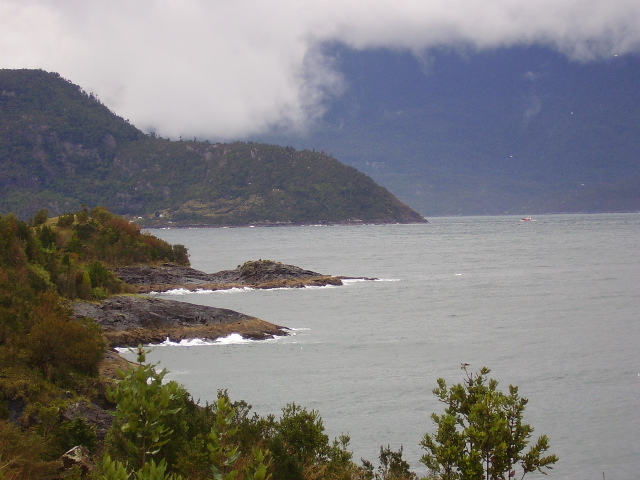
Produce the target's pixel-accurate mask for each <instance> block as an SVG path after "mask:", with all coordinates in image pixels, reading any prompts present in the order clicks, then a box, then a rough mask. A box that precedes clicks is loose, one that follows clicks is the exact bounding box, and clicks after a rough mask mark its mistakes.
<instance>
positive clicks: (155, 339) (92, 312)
mask: <svg viewBox="0 0 640 480" xmlns="http://www.w3.org/2000/svg"><path fill="white" fill-rule="evenodd" d="M73 308H74V314H75V316H76V317H77V318H92V319H94V320H95V321H96V322H97V323H98V324H100V325H101V326H102V329H103V332H104V335H105V337H106V339H107V342H108V343H109V345H110V346H111V347H133V346H137V345H139V344H149V343H161V342H164V341H165V340H166V339H167V338H168V339H170V340H171V341H175V342H179V341H181V340H184V339H193V338H202V339H209V340H215V339H217V338H220V337H225V336H228V335H230V334H232V333H238V334H240V335H242V336H243V337H245V338H252V339H267V338H273V337H274V336H281V335H287V329H286V328H284V327H281V326H278V325H274V324H272V323H269V322H266V321H264V320H261V319H259V318H255V317H251V316H249V315H244V314H242V313H238V312H235V311H233V310H228V309H224V308H215V307H207V306H203V305H194V304H191V303H186V302H177V301H173V300H164V299H159V298H152V297H143V296H135V295H116V296H113V297H110V298H108V299H107V300H104V301H102V302H100V303H93V302H76V303H75V304H74V306H73Z"/></svg>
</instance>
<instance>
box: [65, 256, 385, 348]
mask: <svg viewBox="0 0 640 480" xmlns="http://www.w3.org/2000/svg"><path fill="white" fill-rule="evenodd" d="M116 273H117V274H118V276H119V277H120V278H121V279H122V280H123V281H124V282H126V283H128V284H129V285H132V286H133V287H134V288H135V291H136V292H137V293H138V294H147V293H150V292H166V291H169V290H174V289H187V290H192V291H195V290H198V289H205V290H221V289H231V288H246V287H248V288H256V289H267V288H301V287H305V286H325V285H342V280H343V279H345V278H354V277H335V276H330V275H323V274H320V273H317V272H312V271H310V270H304V269H302V268H299V267H296V266H293V265H286V264H283V263H280V262H274V261H271V260H257V261H249V262H245V263H244V264H242V265H239V266H238V267H237V268H236V269H234V270H224V271H221V272H218V273H212V274H208V273H204V272H201V271H199V270H195V269H193V268H190V267H185V266H178V265H173V264H163V265H159V266H150V265H141V266H130V267H122V268H120V269H118V270H117V271H116ZM363 279H364V280H373V279H371V278H363ZM74 315H75V317H76V318H93V319H94V320H95V321H96V322H97V323H99V324H100V325H101V326H102V329H103V332H104V335H105V338H106V339H107V342H108V343H109V345H110V346H111V347H133V346H137V345H139V344H150V343H161V342H164V341H165V340H167V339H169V340H171V341H174V342H179V341H181V340H187V339H194V338H201V339H205V340H215V339H217V338H221V337H225V336H228V335H230V334H232V333H238V334H240V335H242V336H243V337H244V338H250V339H260V340H262V339H267V338H273V337H275V336H282V335H287V334H288V329H287V328H286V327H282V326H279V325H275V324H273V323H269V322H266V321H264V320H261V319H259V318H255V317H251V316H248V315H245V314H242V313H238V312H235V311H233V310H228V309H223V308H215V307H208V306H202V305H194V304H191V303H186V302H178V301H174V300H165V299H159V298H154V297H149V296H146V295H115V296H111V297H109V298H108V299H106V300H103V301H102V302H97V303H96V302H76V303H75V304H74Z"/></svg>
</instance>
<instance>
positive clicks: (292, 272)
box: [116, 260, 345, 293]
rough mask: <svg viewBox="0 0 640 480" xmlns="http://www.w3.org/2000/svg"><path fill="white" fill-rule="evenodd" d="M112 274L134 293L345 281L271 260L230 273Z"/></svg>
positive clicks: (172, 268) (163, 268) (165, 268)
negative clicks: (131, 286) (133, 288)
mask: <svg viewBox="0 0 640 480" xmlns="http://www.w3.org/2000/svg"><path fill="white" fill-rule="evenodd" d="M116 273H117V274H118V276H119V277H120V278H121V279H122V280H124V281H125V282H126V283H128V284H130V285H134V286H135V287H136V289H137V293H150V292H166V291H169V290H175V289H186V290H192V291H195V290H228V289H232V288H256V289H268V288H301V287H306V286H325V285H342V280H343V279H344V278H345V277H335V276H331V275H323V274H321V273H317V272H312V271H311V270H304V269H302V268H300V267H296V266H293V265H286V264H283V263H280V262H273V261H271V260H256V261H249V262H245V263H244V264H242V265H238V267H237V268H236V269H234V270H223V271H220V272H217V273H204V272H201V271H200V270H195V269H193V268H191V267H181V266H177V265H172V264H164V265H157V266H156V265H153V266H152V265H141V266H132V267H122V268H119V269H118V270H117V271H116Z"/></svg>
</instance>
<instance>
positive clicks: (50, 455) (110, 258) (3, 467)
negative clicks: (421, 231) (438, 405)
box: [0, 207, 557, 480]
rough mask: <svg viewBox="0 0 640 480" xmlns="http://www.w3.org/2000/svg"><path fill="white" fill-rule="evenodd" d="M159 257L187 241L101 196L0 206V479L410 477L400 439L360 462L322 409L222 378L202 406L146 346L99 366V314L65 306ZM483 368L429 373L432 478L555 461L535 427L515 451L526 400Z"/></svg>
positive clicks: (94, 295)
mask: <svg viewBox="0 0 640 480" xmlns="http://www.w3.org/2000/svg"><path fill="white" fill-rule="evenodd" d="M167 261H170V262H175V263H179V264H183V265H187V264H188V262H189V260H188V256H187V251H186V248H185V247H184V246H181V245H173V246H172V245H169V244H168V243H166V242H164V241H162V240H159V239H157V238H155V237H152V236H151V235H147V234H143V233H141V232H140V230H139V228H138V227H136V226H135V225H133V224H131V223H130V222H128V221H126V220H124V219H122V218H121V217H118V216H115V215H113V214H112V213H111V212H109V210H107V209H106V208H103V207H99V208H95V209H93V210H91V211H88V210H87V209H83V210H80V211H78V212H76V213H67V214H65V215H62V216H60V217H57V218H54V219H49V218H48V214H47V212H46V211H40V212H38V213H37V214H36V215H35V216H34V217H33V219H32V220H31V221H30V222H26V221H23V220H20V219H18V218H17V217H16V216H15V215H13V214H10V215H5V216H0V479H12V480H14V479H25V480H40V479H75V480H79V479H101V480H132V479H135V480H181V479H185V480H186V479H192V480H204V479H222V480H235V479H237V480H268V479H271V480H321V479H328V480H329V479H331V480H417V476H416V474H415V473H413V472H412V471H411V469H410V466H409V464H408V463H407V462H406V461H405V460H404V459H403V458H402V447H400V449H399V450H397V451H395V450H392V449H391V448H390V447H389V446H387V447H381V448H380V456H379V460H380V462H379V465H378V466H377V467H374V465H373V464H372V463H371V462H369V461H366V460H363V461H362V464H361V465H358V464H356V463H355V462H354V460H353V458H352V457H353V455H352V453H351V452H350V451H349V450H348V447H349V437H348V436H344V435H343V436H340V437H339V438H336V439H333V440H331V439H330V438H329V436H328V435H327V434H326V432H325V430H324V425H323V422H322V418H321V417H320V415H319V413H318V412H317V411H313V410H311V411H310V410H307V409H306V408H304V407H300V406H298V405H296V404H294V403H291V404H288V405H286V406H285V407H284V408H283V409H282V414H281V415H280V417H279V418H276V417H275V416H274V415H269V416H266V417H261V416H259V415H257V414H255V413H252V412H251V406H250V405H248V404H247V403H246V402H244V401H236V402H232V401H231V399H229V397H228V395H227V394H226V392H225V391H224V390H220V391H219V394H218V398H217V399H214V401H213V403H211V404H206V405H204V406H200V405H198V404H197V403H196V402H194V401H193V399H192V398H191V396H190V395H189V393H188V392H187V391H186V390H185V389H184V388H183V387H182V386H180V385H179V384H177V383H176V382H172V381H169V382H167V381H166V380H165V378H164V377H165V375H166V371H164V370H163V371H157V370H156V368H155V366H154V365H150V364H148V363H146V362H145V358H144V357H145V354H146V352H145V350H144V349H143V348H142V347H141V348H140V349H139V351H138V363H137V364H128V363H126V362H123V364H124V365H125V366H124V367H123V368H122V369H121V370H118V374H117V378H114V376H113V375H107V374H106V372H107V370H105V368H104V367H105V357H107V356H109V357H112V355H111V354H109V353H108V352H107V351H106V349H105V342H104V340H103V336H102V332H101V329H100V326H99V325H97V324H96V323H94V322H92V321H90V320H89V321H87V320H82V321H80V320H77V319H75V318H74V317H72V316H71V309H70V302H71V301H73V300H74V299H100V298H103V297H104V296H106V295H110V294H113V293H118V292H123V291H125V292H126V290H127V285H126V284H124V283H123V282H122V281H120V280H119V279H118V278H117V277H115V276H114V275H113V273H112V272H111V270H110V269H109V268H110V267H111V266H115V265H126V264H132V263H156V262H167ZM465 371H466V367H465ZM101 372H102V373H101ZM488 373H489V370H488V369H482V370H481V371H480V372H479V373H477V374H473V373H467V378H466V380H465V382H464V383H463V384H458V385H454V386H452V387H451V388H448V387H447V386H446V384H445V383H444V380H439V382H438V385H439V388H438V389H436V390H434V393H435V394H436V395H437V396H438V397H439V398H440V400H441V401H442V402H443V403H444V404H445V405H446V406H447V409H446V411H445V414H443V415H434V416H433V417H432V418H433V421H434V425H435V426H436V427H437V433H436V434H434V435H425V438H424V440H423V442H422V443H421V445H422V446H423V448H424V449H425V451H426V453H425V456H424V457H423V459H422V462H423V463H424V464H425V466H426V467H427V468H428V469H429V471H430V477H429V478H432V479H442V480H445V479H454V478H473V479H475V478H477V479H481V478H491V479H497V478H507V477H506V475H509V474H510V472H511V471H512V470H514V471H515V469H516V468H518V469H519V470H520V473H522V476H524V474H526V473H528V472H533V471H535V470H541V469H543V468H550V467H551V465H552V464H553V463H555V461H556V460H557V457H555V455H547V456H545V455H544V454H545V452H546V451H547V449H548V441H547V439H546V437H544V436H543V437H540V439H539V440H538V442H537V443H535V444H534V445H532V446H531V447H530V448H529V449H528V451H525V448H526V447H527V444H528V443H529V437H530V436H531V432H532V430H533V429H532V428H531V427H530V426H529V425H527V424H524V423H522V415H523V411H524V407H525V405H526V399H523V398H521V397H519V395H518V392H517V388H516V387H510V389H509V394H504V393H502V392H500V391H498V390H497V388H496V387H497V382H495V381H494V380H490V379H488V377H487V374H488ZM108 411H110V412H111V413H108ZM71 457H73V458H74V460H73V461H71V462H67V461H66V460H67V459H69V458H71ZM460 475H466V476H460Z"/></svg>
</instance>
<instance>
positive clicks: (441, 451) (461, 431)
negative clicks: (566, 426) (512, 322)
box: [421, 365, 558, 480]
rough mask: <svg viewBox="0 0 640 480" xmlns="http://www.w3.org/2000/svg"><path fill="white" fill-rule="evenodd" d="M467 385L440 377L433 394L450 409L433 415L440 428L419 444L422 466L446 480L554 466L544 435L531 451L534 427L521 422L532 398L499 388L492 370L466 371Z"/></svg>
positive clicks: (490, 476) (507, 474)
mask: <svg viewBox="0 0 640 480" xmlns="http://www.w3.org/2000/svg"><path fill="white" fill-rule="evenodd" d="M463 369H464V371H465V373H466V379H465V381H464V383H459V384H456V385H453V386H452V387H450V388H447V384H446V382H445V380H444V379H442V378H440V379H438V388H436V389H435V390H434V391H433V393H434V394H435V395H436V396H437V397H438V399H439V400H440V401H441V402H443V403H444V404H445V405H446V408H445V413H444V414H442V415H437V414H435V413H434V414H432V415H431V418H432V420H433V422H434V424H435V425H436V426H437V432H436V433H435V434H427V435H425V437H424V439H423V440H422V442H421V445H422V447H423V448H424V449H425V450H426V453H425V455H424V456H423V457H422V460H421V461H422V463H424V464H425V465H426V466H427V467H428V468H429V470H430V471H431V472H432V473H433V474H434V475H435V477H436V478H439V479H442V480H457V479H460V480H467V479H469V480H471V479H477V480H482V479H487V480H497V479H508V478H512V477H515V476H516V475H517V474H518V471H517V470H516V469H517V468H518V467H519V469H520V474H521V475H520V478H523V477H524V476H525V475H526V474H527V473H531V472H534V471H536V470H537V471H540V472H542V473H545V472H544V470H543V469H550V468H552V466H553V464H554V463H556V462H557V461H558V457H557V456H556V455H546V456H545V455H544V454H545V453H546V452H547V451H548V450H549V439H548V438H547V436H546V435H543V436H541V437H540V438H538V441H537V442H536V443H535V444H534V445H533V446H531V447H530V448H529V449H528V450H527V451H525V449H526V448H527V446H528V445H529V439H530V437H531V434H532V433H533V428H532V427H531V426H530V425H528V424H525V423H523V415H524V409H525V406H526V405H527V402H528V400H527V399H526V398H522V397H520V396H519V394H518V387H515V386H513V385H510V386H509V393H508V394H506V393H503V392H501V391H499V390H498V389H497V387H498V382H497V381H496V380H493V379H490V378H488V377H487V375H488V374H489V373H490V370H489V369H488V368H486V367H485V368H482V369H481V370H480V372H478V373H476V374H474V373H472V372H469V371H468V370H467V366H466V365H463Z"/></svg>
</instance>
